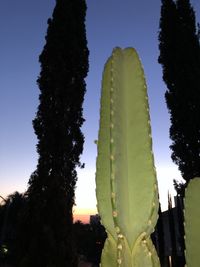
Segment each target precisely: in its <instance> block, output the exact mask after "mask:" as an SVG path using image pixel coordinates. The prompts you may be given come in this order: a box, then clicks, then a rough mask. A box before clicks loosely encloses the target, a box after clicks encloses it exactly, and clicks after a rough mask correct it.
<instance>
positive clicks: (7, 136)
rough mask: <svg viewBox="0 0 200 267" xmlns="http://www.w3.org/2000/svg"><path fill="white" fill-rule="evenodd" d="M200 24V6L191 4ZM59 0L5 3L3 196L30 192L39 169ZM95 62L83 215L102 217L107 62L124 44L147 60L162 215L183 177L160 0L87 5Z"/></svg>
mask: <svg viewBox="0 0 200 267" xmlns="http://www.w3.org/2000/svg"><path fill="white" fill-rule="evenodd" d="M191 3H192V5H193V7H194V9H195V11H196V17H197V21H200V1H199V0H192V1H191ZM54 6H55V0H42V1H41V0H18V1H14V0H1V1H0V125H1V131H0V195H2V196H4V197H5V196H7V195H8V194H11V193H13V192H14V191H19V192H24V191H25V190H26V189H27V182H28V180H29V177H30V175H31V173H32V172H33V171H34V170H35V169H36V164H37V158H38V155H37V153H36V144H37V138H36V136H35V134H34V131H33V127H32V120H33V119H34V117H35V113H36V111H37V106H38V103H39V102H38V96H39V89H38V86H37V84H36V80H37V77H38V75H39V72H40V65H39V62H38V56H39V54H40V53H41V52H42V49H43V46H44V44H45V39H44V37H45V34H46V30H47V19H48V18H49V17H51V15H52V11H53V8H54ZM87 6H88V9H87V16H86V30H87V40H88V48H89V51H90V56H89V64H90V66H89V73H88V76H87V79H86V82H87V92H86V95H85V101H84V106H83V108H84V118H85V119H86V121H85V123H84V125H83V128H82V130H83V133H84V135H85V144H84V153H83V155H82V162H84V163H85V169H83V170H78V182H77V188H76V207H75V213H78V214H80V215H82V216H83V215H84V214H95V213H96V197H95V164H96V156H97V147H96V145H95V144H94V140H96V139H97V136H98V127H99V108H100V91H101V79H102V71H103V67H104V64H105V62H106V60H107V58H108V57H109V56H110V55H111V53H112V50H113V48H114V47H116V46H120V47H122V48H125V47H130V46H131V47H134V48H135V49H136V50H137V52H138V53H139V56H140V59H141V61H142V64H143V67H144V72H145V77H146V82H147V87H148V89H147V90H148V96H149V105H150V117H151V126H152V137H153V151H154V158H155V166H156V170H157V178H158V184H159V190H160V198H161V204H162V209H166V208H167V194H168V190H170V192H171V193H173V194H174V191H173V179H181V175H180V173H179V171H178V168H177V166H176V165H175V164H173V163H172V161H171V157H170V155H171V152H170V149H169V145H170V144H171V141H170V139H169V127H170V121H169V114H168V111H167V107H166V104H165V98H164V93H165V91H166V86H165V84H164V82H163V81H162V69H161V66H160V65H159V64H158V62H157V59H158V55H159V50H158V31H159V18H160V6H161V1H160V0H151V1H147V0H100V1H97V0H87Z"/></svg>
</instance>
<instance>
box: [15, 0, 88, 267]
mask: <svg viewBox="0 0 200 267" xmlns="http://www.w3.org/2000/svg"><path fill="white" fill-rule="evenodd" d="M85 13H86V3H85V1H83V0H73V1H70V0H68V1H66V0H57V1H56V6H55V9H54V11H53V15H52V18H51V19H49V20H48V30H47V35H46V44H45V46H44V49H43V51H42V53H41V55H40V57H39V61H40V64H41V72H40V76H39V78H38V80H37V82H38V86H39V89H40V96H39V101H40V102H39V107H38V111H37V114H36V118H35V119H34V120H33V127H34V130H35V133H36V135H37V137H38V144H37V151H38V154H39V159H38V165H37V169H36V171H35V172H34V173H33V174H32V175H31V178H30V180H29V188H28V190H27V192H26V197H27V208H26V212H25V217H24V221H25V223H24V233H22V235H21V246H22V247H26V253H25V254H24V255H23V257H22V258H21V259H20V260H19V266H21V267H27V266H29V267H31V266H34V267H35V266H37V267H40V266H41V267H44V266H49V267H50V266H51V267H64V266H65V267H66V266H68V267H70V266H76V254H75V250H74V245H73V238H72V221H73V220H72V207H73V205H74V189H75V184H76V180H77V172H76V167H77V166H78V167H81V166H82V165H81V163H80V154H81V153H82V150H83V142H84V136H83V134H82V132H81V126H82V124H83V121H84V119H83V116H82V104H83V100H84V94H85V90H86V89H85V88H86V86H85V81H84V79H85V77H86V75H87V72H88V49H87V41H86V33H85Z"/></svg>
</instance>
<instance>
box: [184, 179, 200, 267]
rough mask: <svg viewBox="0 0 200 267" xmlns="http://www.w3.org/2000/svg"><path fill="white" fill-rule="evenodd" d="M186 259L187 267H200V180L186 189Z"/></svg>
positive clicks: (196, 180) (193, 181)
mask: <svg viewBox="0 0 200 267" xmlns="http://www.w3.org/2000/svg"><path fill="white" fill-rule="evenodd" d="M184 204H185V247H186V250H185V258H186V264H187V267H199V266H200V249H199V244H200V208H199V205H200V178H199V177H198V178H194V179H192V180H191V181H190V182H189V184H188V187H187V188H186V189H185V201H184Z"/></svg>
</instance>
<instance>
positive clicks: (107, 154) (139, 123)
mask: <svg viewBox="0 0 200 267" xmlns="http://www.w3.org/2000/svg"><path fill="white" fill-rule="evenodd" d="M96 195H97V202H98V211H99V214H100V216H101V220H102V223H103V225H104V226H105V228H106V231H107V234H108V238H107V240H106V242H105V246H104V249H103V252H102V258H101V266H102V267H116V266H122V267H133V266H134V267H152V266H153V267H155V266H156V267H157V266H160V265H159V259H158V257H157V254H156V251H155V248H154V246H153V244H152V241H151V239H150V234H151V233H152V232H153V231H154V227H155V224H156V221H157V217H158V215H157V211H158V192H157V181H156V173H155V168H154V160H153V154H152V139H151V130H150V119H149V108H148V98H147V93H146V84H145V78H144V73H143V69H142V66H141V63H140V60H139V58H138V55H137V53H136V51H135V50H134V49H133V48H126V49H124V50H122V49H120V48H115V49H114V50H113V53H112V56H111V57H110V58H109V59H108V61H107V63H106V65H105V69H104V74H103V81H102V95H101V112H100V129H99V138H98V157H97V173H96Z"/></svg>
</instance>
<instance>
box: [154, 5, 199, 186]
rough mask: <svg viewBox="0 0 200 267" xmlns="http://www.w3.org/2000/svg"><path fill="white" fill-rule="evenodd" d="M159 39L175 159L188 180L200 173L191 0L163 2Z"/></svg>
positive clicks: (195, 44)
mask: <svg viewBox="0 0 200 267" xmlns="http://www.w3.org/2000/svg"><path fill="white" fill-rule="evenodd" d="M159 41H160V44H159V48H160V56H159V63H160V64H161V65H162V67H163V80H164V81H165V83H166V85H167V91H166V94H165V97H166V103H167V107H168V109H169V112H170V119H171V128H170V138H171V139H172V145H171V149H172V160H173V161H174V162H175V163H176V164H177V165H178V167H179V170H180V171H181V174H182V176H183V178H184V179H185V180H186V182H188V181H189V180H190V179H192V178H193V177H195V176H200V156H199V155H200V121H199V112H200V93H199V92H200V44H199V37H198V31H197V27H196V21H195V13H194V10H193V8H192V6H191V4H190V1H189V0H177V1H176V2H174V1H172V0H163V1H162V7H161V18H160V34H159Z"/></svg>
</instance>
